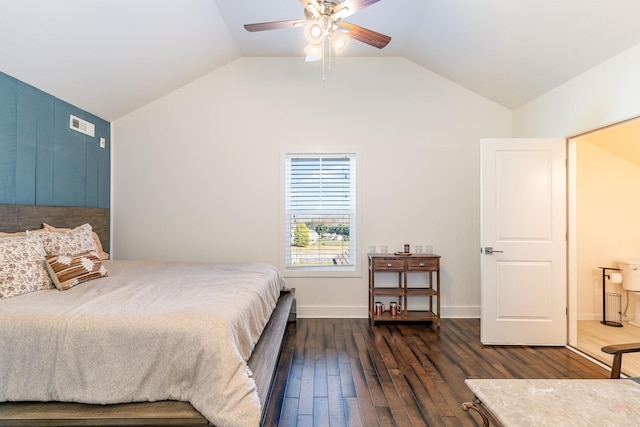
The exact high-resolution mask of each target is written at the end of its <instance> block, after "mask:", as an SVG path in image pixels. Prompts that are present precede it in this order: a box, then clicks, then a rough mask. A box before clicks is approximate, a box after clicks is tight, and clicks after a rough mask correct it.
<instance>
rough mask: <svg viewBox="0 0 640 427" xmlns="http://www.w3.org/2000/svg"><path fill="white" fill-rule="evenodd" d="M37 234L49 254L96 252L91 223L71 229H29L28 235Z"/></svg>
mask: <svg viewBox="0 0 640 427" xmlns="http://www.w3.org/2000/svg"><path fill="white" fill-rule="evenodd" d="M32 234H33V235H36V236H38V237H40V239H41V240H42V244H43V245H44V250H45V252H46V253H47V255H75V254H80V253H83V252H89V251H91V252H96V256H97V248H96V242H95V241H94V240H93V233H92V231H91V226H90V225H89V224H83V225H81V226H79V227H76V228H74V229H73V230H69V231H46V230H34V231H27V235H32Z"/></svg>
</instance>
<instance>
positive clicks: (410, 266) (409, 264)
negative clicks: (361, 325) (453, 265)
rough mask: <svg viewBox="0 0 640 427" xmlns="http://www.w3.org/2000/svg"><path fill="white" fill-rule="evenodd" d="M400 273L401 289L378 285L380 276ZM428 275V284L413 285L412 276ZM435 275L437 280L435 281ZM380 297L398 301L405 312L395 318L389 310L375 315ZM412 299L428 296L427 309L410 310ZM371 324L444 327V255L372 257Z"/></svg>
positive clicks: (399, 285) (387, 255) (383, 255)
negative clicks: (427, 323) (411, 323)
mask: <svg viewBox="0 0 640 427" xmlns="http://www.w3.org/2000/svg"><path fill="white" fill-rule="evenodd" d="M390 272H391V273H394V272H395V273H396V274H397V275H398V286H395V287H380V286H378V285H376V274H380V273H390ZM416 272H424V273H428V277H429V280H428V283H426V284H420V285H417V286H412V285H410V284H409V273H416ZM434 275H435V280H434ZM377 296H387V297H388V296H391V297H396V298H397V299H398V305H399V306H400V307H402V309H403V310H402V312H401V313H399V314H398V315H396V316H392V315H391V314H390V313H389V311H385V312H384V313H382V314H381V315H378V314H376V313H375V300H376V297H377ZM412 297H426V300H427V303H426V304H424V307H421V308H420V309H416V308H415V307H414V308H413V309H411V310H409V309H408V304H409V300H410V299H411V298H412ZM369 321H370V323H371V326H373V325H375V323H376V321H432V322H433V323H434V324H435V325H436V327H440V255H435V254H420V255H393V254H369Z"/></svg>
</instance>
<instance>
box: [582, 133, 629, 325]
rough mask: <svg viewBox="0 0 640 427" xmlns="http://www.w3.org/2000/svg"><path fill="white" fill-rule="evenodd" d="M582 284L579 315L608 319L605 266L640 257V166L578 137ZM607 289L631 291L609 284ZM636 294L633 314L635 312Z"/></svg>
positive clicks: (624, 295) (585, 317) (623, 299)
mask: <svg viewBox="0 0 640 427" xmlns="http://www.w3.org/2000/svg"><path fill="white" fill-rule="evenodd" d="M576 175H577V183H578V185H577V188H576V190H577V204H576V206H577V209H576V216H577V227H576V229H577V247H576V255H577V257H576V258H577V283H578V287H579V290H578V299H577V304H578V319H579V320H592V319H597V320H602V270H601V269H599V268H598V267H618V266H617V261H618V260H620V259H625V258H640V243H638V242H640V227H639V226H638V212H640V197H638V182H640V168H639V167H638V165H635V164H633V163H631V162H629V161H627V160H625V159H623V158H621V157H618V156H616V155H614V154H611V153H610V152H608V151H606V150H604V149H602V148H600V147H598V146H596V145H594V144H592V143H590V142H589V140H588V136H585V137H584V138H580V139H579V140H578V141H577V171H576ZM606 289H607V292H615V293H619V294H622V295H623V297H622V309H623V310H624V307H625V305H626V302H627V300H626V298H627V294H626V292H624V291H623V289H622V286H621V285H618V284H612V283H607V285H606ZM633 304H634V298H633V297H632V299H631V304H630V306H629V310H628V312H627V314H628V315H631V316H633Z"/></svg>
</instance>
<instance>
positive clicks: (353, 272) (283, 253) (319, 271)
mask: <svg viewBox="0 0 640 427" xmlns="http://www.w3.org/2000/svg"><path fill="white" fill-rule="evenodd" d="M295 155H300V156H304V157H314V156H316V155H317V156H318V157H341V156H342V157H343V156H346V155H348V156H351V157H353V158H354V160H355V173H352V177H353V178H355V186H354V187H355V189H354V191H355V201H354V206H355V213H354V215H353V218H352V220H351V221H352V222H353V223H354V224H355V228H354V229H353V230H352V227H351V225H350V230H349V234H350V236H349V238H350V239H354V240H355V244H353V248H354V254H353V255H352V256H351V260H352V261H353V265H349V266H340V265H329V266H309V267H303V268H298V267H296V268H289V267H288V266H287V250H288V247H287V241H288V235H289V234H290V229H289V227H288V221H287V218H286V216H287V209H286V200H287V198H286V196H287V195H286V191H287V189H286V184H287V176H286V174H287V159H288V158H289V157H291V156H295ZM361 157H362V156H361V155H360V148H359V147H354V146H347V147H324V146H318V147H283V148H282V149H281V152H280V162H281V163H280V218H279V230H278V231H279V233H278V241H279V242H280V243H279V251H278V252H279V258H280V266H279V268H280V271H281V272H282V274H283V275H284V276H285V277H362V261H361V259H360V258H361V257H360V253H361V250H360V248H361V243H360V241H361V240H362V239H361V238H360V234H361V233H360V229H361V224H362V222H361V220H360V217H361V214H360V212H361V211H362V209H361V208H360V200H361V191H360V183H361V179H360V171H361V170H362V165H361Z"/></svg>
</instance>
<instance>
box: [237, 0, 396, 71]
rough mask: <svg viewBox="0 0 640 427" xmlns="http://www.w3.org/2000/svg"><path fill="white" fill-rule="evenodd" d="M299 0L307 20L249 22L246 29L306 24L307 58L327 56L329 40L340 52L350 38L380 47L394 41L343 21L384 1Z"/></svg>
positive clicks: (254, 29) (263, 29)
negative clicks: (326, 44)
mask: <svg viewBox="0 0 640 427" xmlns="http://www.w3.org/2000/svg"><path fill="white" fill-rule="evenodd" d="M299 1H300V3H301V4H302V6H303V7H304V16H305V19H290V20H286V21H272V22H261V23H257V24H245V26H244V28H245V29H246V30H247V31H251V32H255V31H267V30H278V29H283V28H295V27H304V33H305V38H306V39H307V41H308V42H309V44H308V45H307V47H306V48H305V52H306V54H307V61H315V60H318V59H321V58H323V56H324V44H325V43H324V42H325V40H327V39H328V40H329V41H330V42H331V43H330V45H331V47H332V48H333V49H334V50H335V51H336V52H338V53H339V52H340V51H341V50H342V49H343V48H344V47H345V45H346V43H347V42H348V41H349V39H350V38H351V39H355V40H358V41H360V42H362V43H366V44H368V45H371V46H374V47H377V48H378V49H382V48H383V47H385V46H386V45H387V44H389V42H390V41H391V37H389V36H386V35H384V34H380V33H377V32H375V31H372V30H369V29H367V28H363V27H360V26H358V25H355V24H350V23H348V22H344V21H343V19H344V18H346V17H348V16H351V15H353V14H354V13H356V12H357V11H359V10H362V9H364V8H366V7H368V6H371V5H372V4H374V3H377V2H378V1H380V0H344V1H338V0H299Z"/></svg>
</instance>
